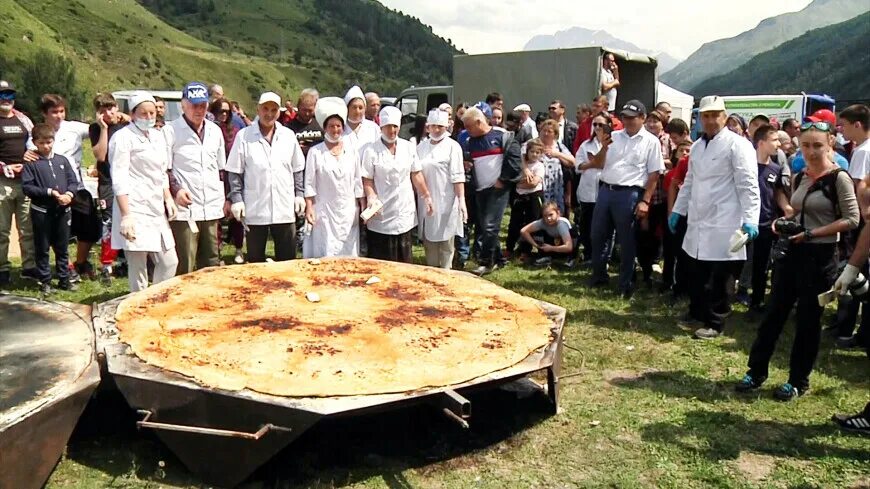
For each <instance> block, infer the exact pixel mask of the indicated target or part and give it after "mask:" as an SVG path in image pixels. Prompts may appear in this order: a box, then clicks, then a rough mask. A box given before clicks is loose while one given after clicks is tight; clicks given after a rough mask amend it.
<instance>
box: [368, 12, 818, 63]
mask: <svg viewBox="0 0 870 489" xmlns="http://www.w3.org/2000/svg"><path fill="white" fill-rule="evenodd" d="M380 1H381V3H383V4H384V5H386V6H387V7H389V8H393V9H397V10H401V11H402V12H404V13H406V14H408V15H412V16H414V17H417V18H419V19H420V20H421V21H422V22H423V23H424V24H428V25H431V26H432V28H433V30H434V31H435V33H436V34H438V35H440V36H441V37H445V38H450V39H451V40H452V41H453V43H454V44H455V45H456V46H457V47H459V48H460V49H464V50H465V51H466V52H468V53H472V54H477V53H489V52H504V51H519V50H521V49H522V48H523V46H524V45H525V44H526V42H527V41H528V40H529V39H530V38H531V37H532V36H534V35H537V34H552V33H554V32H556V31H559V30H565V29H569V28H571V27H575V26H577V27H585V28H587V29H602V30H606V31H607V32H609V33H610V34H612V35H614V36H616V37H618V38H620V39H623V40H625V41H629V42H632V43H634V44H636V45H638V46H640V47H642V48H644V49H651V50H655V51H666V52H668V53H670V54H672V55H675V56H679V57H686V56H688V55H690V54H691V53H692V52H694V51H695V50H696V49H698V48H699V47H700V46H701V44H703V43H705V42H709V41H714V40H716V39H722V38H726V37H733V36H736V35H737V34H740V33H741V32H744V31H747V30H749V29H752V28H753V27H755V26H756V25H757V24H758V23H759V22H760V21H762V20H763V19H765V18H767V17H773V16H776V15H779V14H782V13H785V12H795V11H798V10H801V9H802V8H804V7H806V6H807V5H808V4H809V3H810V0H765V1H758V0H729V1H728V2H706V1H691V0H689V1H686V0H653V1H649V0H608V1H606V2H604V1H602V2H594V3H593V2H588V1H577V0H549V1H546V2H528V1H522V0H502V1H501V2H498V3H495V2H493V1H491V0H490V1H484V0H435V1H425V2H421V1H408V0H380Z"/></svg>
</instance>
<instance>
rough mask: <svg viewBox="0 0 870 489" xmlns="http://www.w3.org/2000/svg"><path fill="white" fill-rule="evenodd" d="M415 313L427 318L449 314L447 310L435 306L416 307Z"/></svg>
mask: <svg viewBox="0 0 870 489" xmlns="http://www.w3.org/2000/svg"><path fill="white" fill-rule="evenodd" d="M417 314H420V315H421V316H426V317H427V318H443V317H445V316H447V315H448V314H449V311H444V310H442V309H438V308H437V307H431V306H424V307H420V308H418V309H417Z"/></svg>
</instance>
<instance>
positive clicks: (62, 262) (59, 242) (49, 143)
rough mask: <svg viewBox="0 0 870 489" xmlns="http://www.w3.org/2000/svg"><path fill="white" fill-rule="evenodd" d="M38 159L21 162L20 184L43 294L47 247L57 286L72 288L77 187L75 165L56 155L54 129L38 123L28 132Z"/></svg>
mask: <svg viewBox="0 0 870 489" xmlns="http://www.w3.org/2000/svg"><path fill="white" fill-rule="evenodd" d="M31 136H32V139H33V144H34V145H35V146H36V152H37V154H39V159H38V160H36V161H34V162H32V163H28V164H26V165H24V171H23V172H22V177H21V187H22V190H23V192H24V195H26V196H28V197H30V221H31V223H33V242H34V247H35V249H36V250H35V251H36V272H37V279H38V280H39V282H40V287H41V289H42V291H43V293H50V292H51V286H50V283H51V268H50V267H49V265H48V250H49V248H51V249H53V250H54V260H55V272H56V273H57V277H58V287H59V288H60V289H63V290H75V285H74V284H72V283H70V279H69V251H68V247H69V225H70V204H71V203H72V199H73V197H74V196H75V192H76V190H78V188H79V183H78V179H77V178H76V173H75V170H74V165H73V164H72V162H71V161H70V159H69V158H67V157H66V156H63V155H56V154H54V152H53V151H52V147H53V146H54V128H52V127H51V126H50V125H48V124H37V125H36V126H34V127H33V131H32V132H31Z"/></svg>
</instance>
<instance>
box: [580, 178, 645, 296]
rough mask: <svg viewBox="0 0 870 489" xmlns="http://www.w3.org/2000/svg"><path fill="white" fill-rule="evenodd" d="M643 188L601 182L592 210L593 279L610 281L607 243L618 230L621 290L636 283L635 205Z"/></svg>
mask: <svg viewBox="0 0 870 489" xmlns="http://www.w3.org/2000/svg"><path fill="white" fill-rule="evenodd" d="M642 192H643V189H642V188H640V187H626V188H621V189H611V188H610V187H608V186H606V185H602V186H601V188H600V189H599V190H598V200H597V201H596V202H595V210H594V211H593V213H592V280H593V281H594V282H605V281H607V261H608V259H609V258H610V252H609V250H608V246H607V242H608V240H609V239H610V237H611V236H613V230H614V229H616V242H617V243H618V244H619V256H620V258H621V260H622V263H621V264H620V267H619V290H620V291H623V292H624V291H626V290H630V289H631V288H632V285H633V282H634V259H635V256H636V255H637V240H636V237H635V222H636V219H635V216H634V212H635V207H636V206H637V202H638V200H640V197H641V193H642Z"/></svg>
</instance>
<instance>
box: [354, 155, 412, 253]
mask: <svg viewBox="0 0 870 489" xmlns="http://www.w3.org/2000/svg"><path fill="white" fill-rule="evenodd" d="M421 169H422V168H421V167H420V161H419V160H418V159H417V151H416V149H415V148H414V145H412V144H411V142H410V141H407V140H405V139H402V138H398V139H397V140H396V154H395V155H393V154H392V153H390V150H388V149H387V147H386V146H384V142H383V141H382V140H381V139H380V138H378V140H377V141H375V142H374V143H372V144H370V145H368V146H366V149H365V151H364V152H363V158H362V172H361V175H362V177H363V178H368V179H371V180H374V187H375V193H376V194H377V196H378V199H379V200H380V201H381V202H382V203H383V204H384V207H383V209H382V210H381V213H380V214H377V215H375V216H374V217H372V218H371V219H369V221H368V223H367V224H366V225H367V227H368V228H369V229H370V230H372V231H374V232H376V233H380V234H388V235H394V236H395V235H399V234H402V233H405V232H408V231H410V230H411V229H412V228H413V227H414V226H416V225H417V209H416V206H415V205H414V188H413V186H412V185H411V173H413V172H418V171H421Z"/></svg>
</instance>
